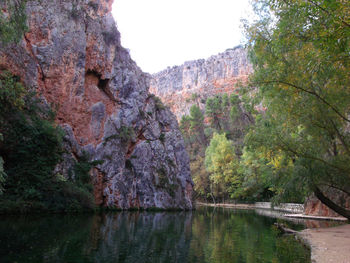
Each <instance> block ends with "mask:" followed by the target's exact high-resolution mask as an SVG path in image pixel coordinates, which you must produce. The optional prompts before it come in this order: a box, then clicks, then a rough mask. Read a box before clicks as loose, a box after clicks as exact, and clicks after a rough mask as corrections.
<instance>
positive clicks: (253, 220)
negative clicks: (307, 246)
mask: <svg viewBox="0 0 350 263" xmlns="http://www.w3.org/2000/svg"><path fill="white" fill-rule="evenodd" d="M274 221H275V220H274V219H272V218H268V217H261V216H257V215H256V214H255V212H254V211H251V210H247V211H237V210H232V209H216V211H215V212H214V213H213V210H212V209H211V208H207V209H203V210H201V211H197V212H196V216H194V218H193V223H192V240H191V248H190V254H189V261H190V262H235V263H239V262H288V263H289V262H309V261H308V259H307V257H308V256H309V255H308V254H307V253H306V251H305V250H304V248H303V247H302V245H301V244H299V243H296V242H295V240H289V239H288V240H285V239H284V238H279V237H277V236H276V234H275V233H274V232H273V231H272V229H271V225H272V224H273V222H274ZM290 248H292V250H291V249H290ZM282 252H283V253H282Z"/></svg>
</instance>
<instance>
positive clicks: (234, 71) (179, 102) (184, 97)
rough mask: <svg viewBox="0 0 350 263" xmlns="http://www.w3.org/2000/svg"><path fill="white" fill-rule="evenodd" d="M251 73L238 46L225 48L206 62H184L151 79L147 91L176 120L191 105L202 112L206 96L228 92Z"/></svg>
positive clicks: (186, 111)
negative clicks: (166, 108) (158, 100)
mask: <svg viewBox="0 0 350 263" xmlns="http://www.w3.org/2000/svg"><path fill="white" fill-rule="evenodd" d="M251 72H252V65H251V64H250V63H249V61H248V57H247V52H246V50H245V49H243V48H242V47H236V48H233V49H228V50H226V51H225V52H223V53H220V54H218V55H216V56H212V57H210V58H208V59H206V60H204V59H200V60H195V61H189V62H185V63H184V64H183V65H181V66H175V67H172V68H167V69H166V70H163V71H161V72H159V73H156V74H154V75H153V76H152V80H151V88H150V92H152V93H153V94H155V95H157V96H159V97H160V98H161V99H162V101H163V102H164V103H165V104H166V105H168V106H169V107H170V109H171V110H172V112H174V114H175V115H176V117H177V119H178V120H179V119H180V118H181V117H182V116H183V115H184V114H189V109H190V107H191V106H192V105H193V104H194V102H195V103H196V104H198V105H199V107H200V108H201V109H204V106H205V101H206V99H207V98H208V97H212V96H214V95H215V94H220V93H228V94H230V93H232V92H235V90H236V89H237V85H239V83H244V82H246V81H247V79H248V76H249V74H250V73H251Z"/></svg>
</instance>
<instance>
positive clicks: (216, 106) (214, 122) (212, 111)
mask: <svg viewBox="0 0 350 263" xmlns="http://www.w3.org/2000/svg"><path fill="white" fill-rule="evenodd" d="M205 114H206V115H207V116H208V118H209V121H210V124H211V126H212V127H213V128H214V129H216V130H217V131H221V128H222V127H221V124H220V119H221V115H222V114H223V110H222V104H221V97H220V96H215V97H212V98H208V99H207V102H206V104H205Z"/></svg>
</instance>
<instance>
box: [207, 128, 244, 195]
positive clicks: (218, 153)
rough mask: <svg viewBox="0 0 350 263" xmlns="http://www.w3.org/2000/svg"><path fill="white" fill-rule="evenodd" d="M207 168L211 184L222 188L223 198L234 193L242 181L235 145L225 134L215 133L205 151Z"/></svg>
mask: <svg viewBox="0 0 350 263" xmlns="http://www.w3.org/2000/svg"><path fill="white" fill-rule="evenodd" d="M205 166H206V168H207V170H208V172H209V173H210V180H211V182H212V183H213V184H214V185H215V186H216V187H219V188H220V190H221V193H219V194H220V195H221V196H223V197H224V196H225V195H226V193H229V194H233V193H234V191H235V190H236V188H237V186H238V185H239V184H240V182H241V180H240V176H239V174H238V172H237V170H238V161H237V157H236V155H235V150H234V147H233V144H232V142H231V141H230V140H227V138H226V135H225V134H218V133H214V135H213V138H212V139H211V141H210V144H209V146H208V148H207V149H206V151H205Z"/></svg>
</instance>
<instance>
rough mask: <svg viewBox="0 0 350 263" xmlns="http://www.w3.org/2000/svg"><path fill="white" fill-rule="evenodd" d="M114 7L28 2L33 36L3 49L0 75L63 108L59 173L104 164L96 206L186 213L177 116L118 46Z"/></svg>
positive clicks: (185, 161)
mask: <svg viewBox="0 0 350 263" xmlns="http://www.w3.org/2000/svg"><path fill="white" fill-rule="evenodd" d="M112 3H113V0H77V1H71V0H50V1H37V0H35V1H34V0H27V1H26V14H27V24H28V28H29V30H28V32H26V33H25V36H24V38H23V39H22V41H21V42H20V43H19V44H18V45H16V44H12V45H10V46H8V47H1V45H0V70H8V71H11V73H12V74H14V75H17V76H19V77H20V79H21V81H22V82H23V83H25V85H26V86H27V87H32V88H34V89H35V90H36V91H37V92H38V94H40V95H41V96H42V97H43V99H44V100H45V101H47V102H48V103H52V104H54V105H55V104H57V105H58V107H57V109H58V110H57V118H56V123H58V124H59V125H61V127H62V128H63V129H64V131H65V137H64V140H65V150H66V153H65V154H64V161H63V162H62V163H61V164H60V165H59V166H58V167H57V173H60V174H63V175H64V176H67V174H68V172H69V171H70V170H71V169H72V166H73V165H74V163H75V162H76V160H77V159H78V158H79V156H81V155H83V153H84V152H87V153H89V155H90V157H91V160H102V161H104V162H103V164H101V165H98V166H97V167H95V169H94V170H93V173H92V179H93V182H94V193H95V199H96V203H97V204H98V205H100V206H108V207H115V208H123V209H127V208H150V207H158V208H183V209H190V208H192V200H191V198H192V186H193V182H192V180H191V177H190V168H189V158H188V155H187V153H186V150H185V146H184V142H183V139H182V135H181V132H180V131H179V129H178V124H177V121H176V118H175V116H174V115H173V114H172V113H171V112H170V111H169V110H168V109H166V108H165V107H163V106H162V105H161V103H160V102H159V100H157V99H156V98H155V97H154V95H152V94H150V93H149V91H148V89H149V75H148V74H145V73H143V72H142V71H141V70H140V69H139V67H138V66H137V65H136V64H135V62H134V61H132V60H131V58H130V56H129V53H128V51H127V50H126V49H124V48H123V47H122V46H121V44H120V34H119V32H118V30H117V27H116V24H115V22H114V19H113V17H112V14H111V7H112ZM0 10H1V11H0V12H5V13H6V4H5V3H3V2H1V3H0Z"/></svg>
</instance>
